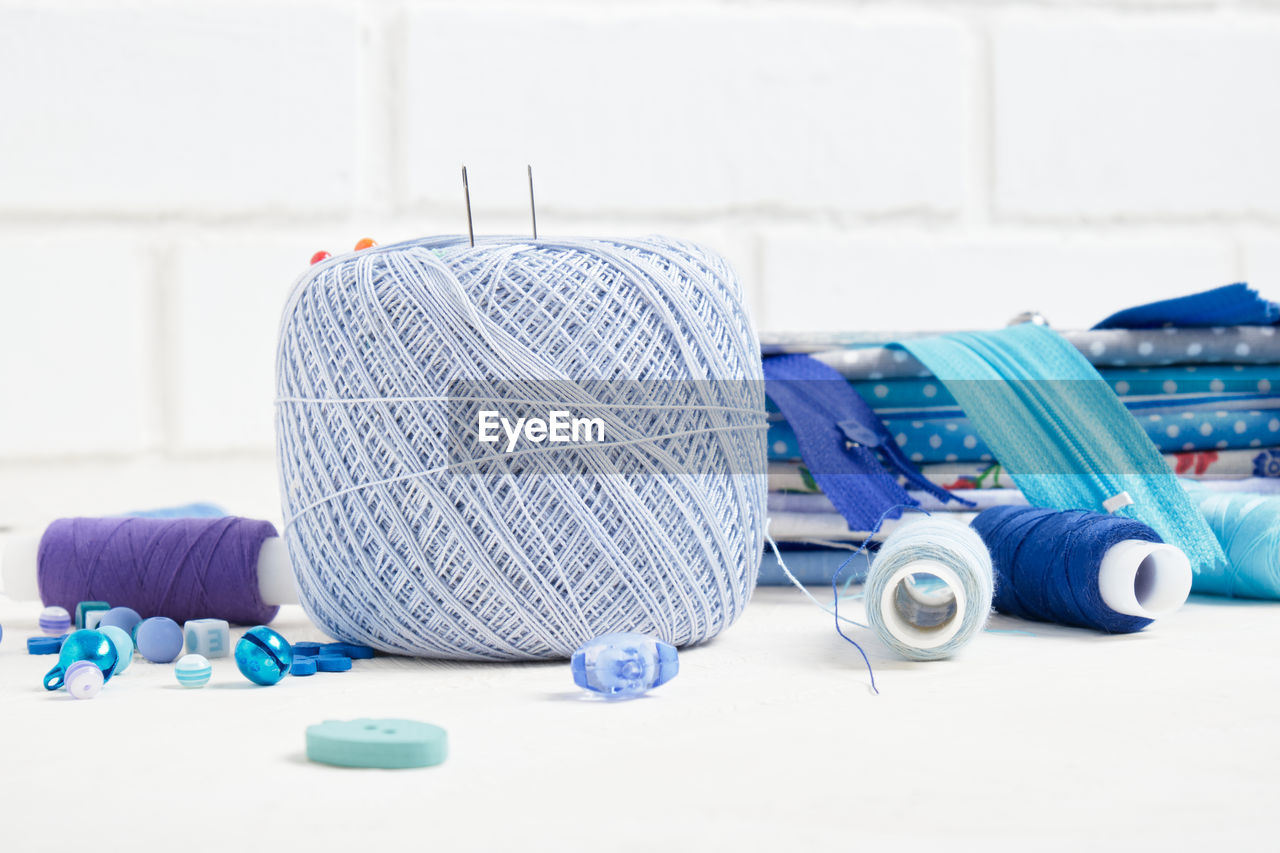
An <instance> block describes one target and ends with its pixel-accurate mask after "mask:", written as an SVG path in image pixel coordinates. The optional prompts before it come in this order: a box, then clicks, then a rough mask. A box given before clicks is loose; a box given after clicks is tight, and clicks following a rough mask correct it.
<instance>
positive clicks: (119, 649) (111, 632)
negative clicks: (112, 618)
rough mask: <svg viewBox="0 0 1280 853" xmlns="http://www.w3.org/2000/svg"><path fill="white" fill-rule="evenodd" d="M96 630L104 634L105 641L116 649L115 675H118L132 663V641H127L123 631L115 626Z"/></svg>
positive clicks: (127, 637)
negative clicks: (105, 636)
mask: <svg viewBox="0 0 1280 853" xmlns="http://www.w3.org/2000/svg"><path fill="white" fill-rule="evenodd" d="M98 630H99V631H101V632H102V633H103V634H106V635H107V639H109V640H111V644H112V645H113V646H115V647H116V675H119V674H120V673H122V672H124V671H125V670H126V669H128V668H129V664H131V663H133V640H131V639H129V635H128V634H126V633H125V632H124V629H122V628H117V627H116V626H115V625H105V626H103V627H100V628H99V629H98Z"/></svg>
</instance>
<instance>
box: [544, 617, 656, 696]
mask: <svg viewBox="0 0 1280 853" xmlns="http://www.w3.org/2000/svg"><path fill="white" fill-rule="evenodd" d="M569 668H570V670H571V671H572V672H573V683H574V684H576V685H578V686H579V687H581V688H583V689H586V690H591V691H593V692H595V693H600V694H602V695H604V696H608V697H609V698H610V699H630V698H633V697H635V696H639V695H640V694H642V693H644V692H645V691H646V690H649V689H651V688H654V687H658V686H659V685H662V684H666V683H667V682H668V681H670V680H671V679H673V678H675V677H676V673H678V672H679V671H680V661H679V658H678V656H677V653H676V648H675V646H672V645H670V644H669V643H664V642H662V641H661V640H655V639H654V638H653V637H646V636H645V635H644V634H632V633H620V634H605V635H604V636H601V637H596V638H595V639H594V640H591V641H590V642H587V643H584V644H583V645H582V646H581V647H579V648H578V650H577V651H576V652H574V653H573V658H572V659H571V660H570V661H569Z"/></svg>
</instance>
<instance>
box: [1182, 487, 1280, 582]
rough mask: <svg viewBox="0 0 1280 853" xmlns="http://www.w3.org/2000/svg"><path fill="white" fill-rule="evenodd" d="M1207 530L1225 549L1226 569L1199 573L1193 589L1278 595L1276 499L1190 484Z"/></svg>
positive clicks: (1279, 515)
mask: <svg viewBox="0 0 1280 853" xmlns="http://www.w3.org/2000/svg"><path fill="white" fill-rule="evenodd" d="M1187 491H1188V493H1189V494H1190V495H1191V500H1192V501H1193V502H1194V503H1195V504H1196V506H1197V507H1199V509H1200V512H1201V514H1202V515H1204V517H1205V520H1206V521H1208V522H1209V529H1210V530H1212V531H1213V535H1214V536H1215V537H1216V538H1217V540H1218V542H1219V543H1221V544H1222V550H1223V551H1225V552H1226V555H1227V561H1228V563H1229V567H1230V568H1229V570H1228V571H1227V572H1224V573H1221V574H1219V575H1218V576H1215V577H1206V576H1197V577H1196V579H1195V581H1194V582H1193V584H1192V589H1193V590H1194V591H1195V592H1208V593H1214V594H1216V595H1235V596H1240V597H1242V598H1265V599H1280V498H1277V497H1268V496H1265V495H1252V494H1228V493H1217V492H1211V491H1209V490H1208V489H1206V488H1204V487H1202V486H1188V487H1187Z"/></svg>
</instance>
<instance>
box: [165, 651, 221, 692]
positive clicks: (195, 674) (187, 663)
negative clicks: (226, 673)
mask: <svg viewBox="0 0 1280 853" xmlns="http://www.w3.org/2000/svg"><path fill="white" fill-rule="evenodd" d="M173 675H174V677H175V678H177V679H178V683H179V684H181V685H182V686H183V687H204V686H205V685H206V684H208V683H209V679H210V678H211V677H212V676H213V667H212V666H210V665H209V660H208V658H206V657H205V656H204V655H184V656H183V658H182V660H180V661H178V664H177V666H175V667H174V668H173Z"/></svg>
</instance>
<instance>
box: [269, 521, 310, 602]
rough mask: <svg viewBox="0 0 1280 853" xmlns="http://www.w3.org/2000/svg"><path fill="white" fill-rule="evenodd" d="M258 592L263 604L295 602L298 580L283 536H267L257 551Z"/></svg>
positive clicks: (298, 599)
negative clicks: (294, 574)
mask: <svg viewBox="0 0 1280 853" xmlns="http://www.w3.org/2000/svg"><path fill="white" fill-rule="evenodd" d="M258 594H259V595H261V596H262V601H263V603H265V604H297V603H298V602H299V601H300V600H301V599H300V598H299V597H298V582H297V580H296V579H295V578H294V576H293V564H292V563H290V562H289V547H288V546H287V545H285V543H284V537H283V536H269V537H267V538H266V539H264V540H263V541H262V548H261V550H259V551H258Z"/></svg>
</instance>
